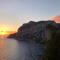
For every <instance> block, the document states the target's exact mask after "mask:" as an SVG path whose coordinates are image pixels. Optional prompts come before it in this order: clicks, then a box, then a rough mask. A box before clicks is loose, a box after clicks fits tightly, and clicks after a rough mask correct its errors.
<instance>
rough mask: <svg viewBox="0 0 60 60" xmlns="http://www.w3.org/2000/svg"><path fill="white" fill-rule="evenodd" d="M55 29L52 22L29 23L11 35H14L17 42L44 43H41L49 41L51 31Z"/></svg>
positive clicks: (54, 24)
mask: <svg viewBox="0 0 60 60" xmlns="http://www.w3.org/2000/svg"><path fill="white" fill-rule="evenodd" d="M55 28H56V23H55V22H54V21H39V22H34V21H30V22H28V23H25V24H23V25H22V26H21V27H19V28H18V32H17V33H16V34H13V35H15V37H16V39H17V40H29V41H35V42H41V43H44V42H43V41H45V40H49V39H50V37H51V31H53V30H54V29H55ZM10 36H11V35H10ZM13 38H14V37H13Z"/></svg>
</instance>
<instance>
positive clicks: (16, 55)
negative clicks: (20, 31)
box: [0, 39, 43, 60]
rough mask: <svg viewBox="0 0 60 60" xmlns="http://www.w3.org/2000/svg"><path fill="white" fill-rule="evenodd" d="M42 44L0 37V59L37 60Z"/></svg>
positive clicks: (41, 50) (41, 52) (40, 53)
mask: <svg viewBox="0 0 60 60" xmlns="http://www.w3.org/2000/svg"><path fill="white" fill-rule="evenodd" d="M42 54H43V46H42V45H39V44H35V43H29V42H25V41H17V40H14V39H0V60H37V58H38V56H39V55H42Z"/></svg>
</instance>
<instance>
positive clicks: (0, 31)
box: [0, 26, 15, 35]
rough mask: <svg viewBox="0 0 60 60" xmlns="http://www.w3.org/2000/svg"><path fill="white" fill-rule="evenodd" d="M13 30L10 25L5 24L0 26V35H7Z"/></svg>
mask: <svg viewBox="0 0 60 60" xmlns="http://www.w3.org/2000/svg"><path fill="white" fill-rule="evenodd" d="M13 32H15V31H13V29H12V28H11V27H7V26H1V27H0V35H9V34H11V33H13Z"/></svg>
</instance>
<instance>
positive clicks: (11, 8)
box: [0, 0, 60, 31]
mask: <svg viewBox="0 0 60 60" xmlns="http://www.w3.org/2000/svg"><path fill="white" fill-rule="evenodd" d="M57 15H60V0H0V29H2V30H3V29H4V28H5V29H7V30H12V31H15V30H17V28H18V27H19V26H21V25H22V24H23V23H25V22H28V21H31V20H33V21H40V20H46V19H47V20H48V19H50V18H51V17H52V16H57ZM2 27H3V28H2ZM6 27H8V28H6Z"/></svg>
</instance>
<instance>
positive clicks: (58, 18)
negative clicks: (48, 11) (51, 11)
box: [52, 16, 60, 23]
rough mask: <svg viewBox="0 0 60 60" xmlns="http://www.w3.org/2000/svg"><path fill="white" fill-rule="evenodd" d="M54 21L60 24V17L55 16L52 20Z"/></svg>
mask: <svg viewBox="0 0 60 60" xmlns="http://www.w3.org/2000/svg"><path fill="white" fill-rule="evenodd" d="M52 20H54V21H55V22H57V23H60V16H55V17H53V18H52Z"/></svg>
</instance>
